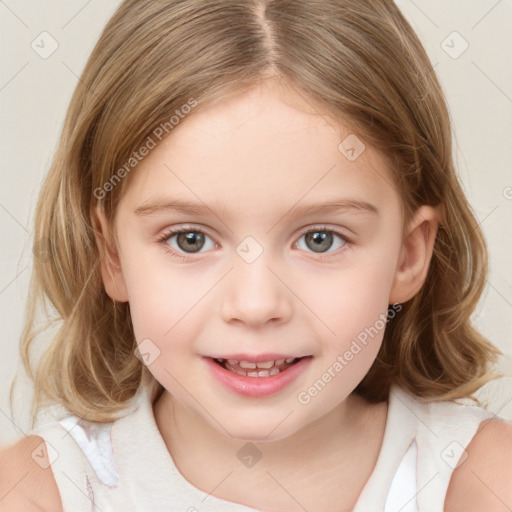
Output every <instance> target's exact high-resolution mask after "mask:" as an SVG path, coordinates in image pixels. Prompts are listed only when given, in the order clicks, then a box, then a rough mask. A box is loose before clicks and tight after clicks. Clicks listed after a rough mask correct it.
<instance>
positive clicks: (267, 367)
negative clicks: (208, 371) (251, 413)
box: [213, 356, 310, 378]
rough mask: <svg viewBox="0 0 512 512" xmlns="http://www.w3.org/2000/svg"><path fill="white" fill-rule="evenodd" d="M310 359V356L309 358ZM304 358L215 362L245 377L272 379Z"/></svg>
mask: <svg viewBox="0 0 512 512" xmlns="http://www.w3.org/2000/svg"><path fill="white" fill-rule="evenodd" d="M308 357H310V356H308ZM301 359H304V358H303V357H289V358H286V359H273V360H272V359H269V360H268V361H261V362H253V361H243V360H238V359H222V358H214V359H213V361H214V362H215V363H216V364H218V365H219V366H221V367H222V368H224V369H225V370H228V371H230V372H233V373H237V374H238V375H242V376H243V377H256V378H258V377H272V376H274V375H279V374H280V373H282V372H285V371H286V370H287V369H288V368H290V367H291V366H293V365H295V364H297V363H298V362H299V361H300V360H301Z"/></svg>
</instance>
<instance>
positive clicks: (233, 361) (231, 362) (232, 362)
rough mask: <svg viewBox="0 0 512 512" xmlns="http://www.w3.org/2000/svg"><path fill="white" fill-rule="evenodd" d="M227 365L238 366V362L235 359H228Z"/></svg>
mask: <svg viewBox="0 0 512 512" xmlns="http://www.w3.org/2000/svg"><path fill="white" fill-rule="evenodd" d="M228 363H229V364H231V365H233V366H234V365H235V364H238V361H237V360H236V359H228Z"/></svg>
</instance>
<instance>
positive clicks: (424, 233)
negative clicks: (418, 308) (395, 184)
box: [389, 206, 440, 304]
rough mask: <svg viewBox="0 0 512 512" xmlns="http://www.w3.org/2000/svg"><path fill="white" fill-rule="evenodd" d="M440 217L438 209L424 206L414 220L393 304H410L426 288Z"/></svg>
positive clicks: (399, 267) (406, 238) (394, 287)
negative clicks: (424, 285)
mask: <svg viewBox="0 0 512 512" xmlns="http://www.w3.org/2000/svg"><path fill="white" fill-rule="evenodd" d="M439 218H440V216H439V210H438V209H437V208H435V207H431V206H421V207H420V208H418V210H417V211H416V213H415V214H414V216H413V218H412V219H411V222H410V223H409V225H408V228H407V231H406V233H405V236H404V241H403V245H402V249H401V252H400V258H399V260H398V264H397V268H396V273H395V277H394V280H393V285H392V287H391V293H390V297H389V303H390V304H398V303H404V302H407V301H408V300H409V299H411V298H412V297H414V296H415V295H416V294H417V293H418V292H419V290H420V289H421V287H422V286H423V283H424V282H425V279H426V278H427V274H428V269H429V266H430V261H431V259H432V253H433V250H434V243H435V239H436V234H437V229H438V226H439Z"/></svg>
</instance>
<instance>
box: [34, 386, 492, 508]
mask: <svg viewBox="0 0 512 512" xmlns="http://www.w3.org/2000/svg"><path fill="white" fill-rule="evenodd" d="M156 391H157V388H156V387H155V386H150V385H146V386H141V388H140V390H139V392H138V393H137V395H136V396H135V397H134V400H133V408H132V412H130V413H128V414H127V415H126V416H124V417H122V418H120V419H118V420H116V421H114V422H112V423H109V424H99V423H92V422H87V421H84V420H80V419H79V418H78V417H76V416H68V417H66V418H64V419H62V420H60V421H58V420H54V421H50V422H47V423H45V424H43V425H40V426H38V427H36V428H35V429H34V430H33V431H32V432H31V433H30V434H32V435H38V436H41V437H42V438H43V439H44V441H45V443H46V447H47V450H48V456H49V458H50V462H51V464H52V465H51V467H52V470H53V474H54V477H55V481H56V483H57V486H58V488H59V491H60V495H61V500H62V505H63V512H93V511H94V512H96V511H98V510H99V511H101V512H120V511H123V512H132V511H133V512H146V511H147V512H150V511H151V512H164V511H165V512H170V511H171V512H173V511H182V512H258V511H257V510H256V509H254V508H251V507H247V506H244V505H241V504H239V503H233V502H229V501H225V500H223V499H220V498H217V497H215V496H212V495H211V494H208V493H206V492H203V491H201V490H199V489H197V488H196V487H194V486H193V485H192V484H191V483H190V482H188V480H186V479H185V478H184V477H183V475H182V474H181V473H180V472H179V471H178V469H177V468H176V466H175V464H174V462H173V460H172V458H171V455H170V453H169V451H168V450H167V447H166V445H165V443H164V440H163V439H162V437H161V435H160V432H159V430H158V427H157V425H156V422H155V418H154V415H153V409H152V402H153V398H154V396H155V392H156ZM457 402H458V403H457ZM457 402H455V401H452V402H438V401H430V402H428V401H420V400H418V399H416V398H415V397H413V396H412V395H410V394H408V393H407V392H405V391H404V390H403V389H401V388H399V387H397V386H393V387H392V388H391V392H390V397H389V404H388V415H387V419H386V426H385V432H384V438H383V442H382V447H381V451H380V453H379V456H378V459H377V463H376V465H375V468H374V470H373V472H372V474H371V476H370V478H369V479H368V481H367V483H366V485H365V487H364V488H363V491H362V492H361V494H360V496H359V499H358V501H357V503H356V506H355V507H354V509H353V511H352V512H399V511H400V512H418V511H421V512H441V511H442V510H443V504H444V499H445V496H446V492H447V489H448V484H449V482H450V478H451V475H452V472H453V470H454V468H455V467H456V465H457V462H458V461H459V459H460V460H461V461H463V460H464V458H465V456H466V455H465V453H464V448H465V447H466V446H467V445H468V444H469V442H470V441H471V439H472V438H473V436H474V435H475V434H476V432H477V429H478V426H479V424H480V422H481V421H483V420H485V419H487V418H492V417H495V415H494V414H493V413H491V412H489V411H486V410H485V409H482V408H480V407H477V406H474V405H470V404H471V403H472V402H470V401H468V400H460V401H457ZM79 421H80V423H78V422H79ZM461 455H462V456H461ZM95 507H96V508H95Z"/></svg>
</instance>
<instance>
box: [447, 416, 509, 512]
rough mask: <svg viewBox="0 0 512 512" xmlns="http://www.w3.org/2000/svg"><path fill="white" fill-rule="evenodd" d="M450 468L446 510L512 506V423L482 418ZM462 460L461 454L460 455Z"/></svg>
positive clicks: (502, 510) (494, 510) (491, 511)
mask: <svg viewBox="0 0 512 512" xmlns="http://www.w3.org/2000/svg"><path fill="white" fill-rule="evenodd" d="M466 452H467V457H466V455H465V454H463V455H462V457H465V460H464V461H463V462H461V463H460V465H459V466H458V467H457V468H456V469H455V470H454V471H453V474H452V477H451V480H450V484H449V487H448V492H447V494H446V499H445V512H457V511H459V510H465V511H466V512H477V511H478V512H479V511H481V510H486V511H488V512H510V510H512V486H511V485H510V482H512V423H510V422H506V421H501V420H496V419H491V420H486V421H483V422H482V423H481V424H480V427H479V429H478V431H477V433H476V434H475V436H474V437H473V439H472V440H471V442H470V443H469V445H468V446H467V447H466ZM461 461H462V458H461Z"/></svg>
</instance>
